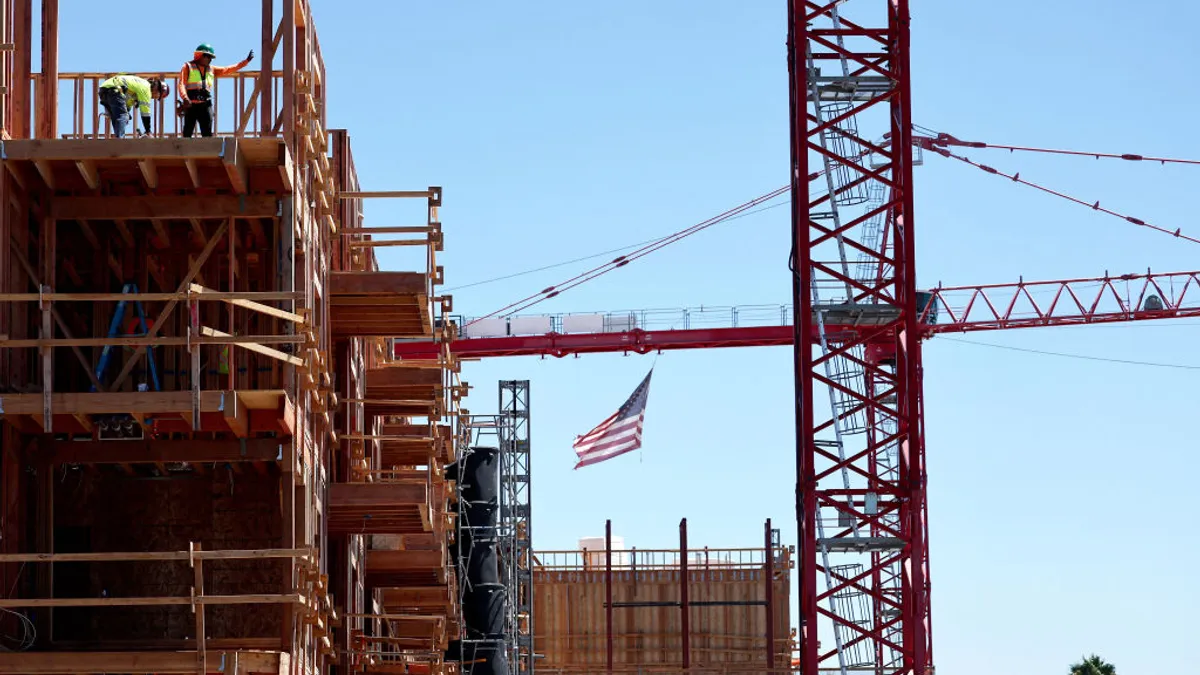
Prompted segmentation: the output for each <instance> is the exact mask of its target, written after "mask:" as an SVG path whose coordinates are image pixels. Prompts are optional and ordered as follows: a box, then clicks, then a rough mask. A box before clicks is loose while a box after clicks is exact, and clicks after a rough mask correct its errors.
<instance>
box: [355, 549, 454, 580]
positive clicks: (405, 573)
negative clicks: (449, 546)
mask: <svg viewBox="0 0 1200 675" xmlns="http://www.w3.org/2000/svg"><path fill="white" fill-rule="evenodd" d="M446 560H447V552H446V550H445V549H442V550H438V551H367V567H366V578H367V585H368V586H371V587H373V588H407V587H409V586H437V585H441V584H445V583H446Z"/></svg>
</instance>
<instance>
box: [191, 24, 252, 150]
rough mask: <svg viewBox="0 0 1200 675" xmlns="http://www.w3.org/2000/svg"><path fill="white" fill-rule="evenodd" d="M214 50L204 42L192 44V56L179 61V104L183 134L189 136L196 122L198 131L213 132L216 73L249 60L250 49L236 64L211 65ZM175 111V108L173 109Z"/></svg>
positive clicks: (227, 72) (234, 69) (214, 56)
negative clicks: (181, 113)
mask: <svg viewBox="0 0 1200 675" xmlns="http://www.w3.org/2000/svg"><path fill="white" fill-rule="evenodd" d="M216 56H217V54H216V52H215V51H213V48H212V45H210V44H208V43H207V42H205V43H203V44H201V45H200V46H199V47H196V51H195V52H193V53H192V60H191V61H188V62H187V63H185V64H183V69H182V70H180V71H179V87H178V90H179V108H178V110H181V111H182V112H183V137H184V138H191V137H192V133H194V132H195V131H196V124H197V123H199V124H200V135H201V136H204V137H208V136H212V135H213V128H212V126H213V117H212V96H213V82H214V80H215V79H216V78H217V77H218V76H220V75H228V74H229V73H236V72H237V71H239V70H241V69H242V68H245V67H246V66H247V65H249V64H250V61H251V60H252V59H253V58H254V50H253V49H251V50H250V54H249V55H248V56H246V59H245V60H244V61H242V62H241V63H239V64H237V65H236V66H214V65H212V62H213V59H214V58H216ZM177 112H178V111H177Z"/></svg>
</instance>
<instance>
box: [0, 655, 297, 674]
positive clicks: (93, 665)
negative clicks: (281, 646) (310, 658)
mask: <svg viewBox="0 0 1200 675" xmlns="http://www.w3.org/2000/svg"><path fill="white" fill-rule="evenodd" d="M235 659H237V662H238V664H239V666H240V670H241V672H240V673H238V674H237V675H244V673H275V672H278V671H279V662H280V655H279V653H277V652H254V651H250V652H236V651H229V652H213V653H212V660H213V661H224V662H226V663H232V662H234V660H235ZM61 673H129V674H130V675H154V674H155V673H164V674H167V673H169V674H171V675H176V674H181V673H191V674H193V675H194V674H195V673H196V652H194V651H186V652H153V651H142V652H6V653H5V654H4V656H3V658H0V675H59V674H61ZM226 675H233V674H232V672H231V671H227V673H226Z"/></svg>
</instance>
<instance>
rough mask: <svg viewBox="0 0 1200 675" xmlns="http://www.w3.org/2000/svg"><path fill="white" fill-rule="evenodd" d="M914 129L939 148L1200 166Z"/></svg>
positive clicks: (1186, 161) (1179, 160)
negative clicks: (951, 147)
mask: <svg viewBox="0 0 1200 675" xmlns="http://www.w3.org/2000/svg"><path fill="white" fill-rule="evenodd" d="M913 129H916V130H917V131H920V132H921V133H926V134H929V135H930V136H931V138H930V141H929V142H930V143H932V144H933V145H937V146H942V147H948V146H957V147H962V148H980V149H984V148H988V149H993V150H1008V151H1009V152H1037V153H1042V154H1047V155H1070V156H1073V157H1092V158H1095V159H1123V160H1126V161H1130V162H1158V163H1159V164H1164V165H1165V164H1194V165H1195V164H1200V159H1182V158H1178V157H1153V156H1150V157H1148V156H1146V155H1138V154H1134V153H1128V152H1127V153H1113V152H1087V151H1083V150H1056V149H1053V148H1034V147H1028V146H1022V145H1000V144H998V143H982V142H980V141H964V140H961V139H959V138H955V137H954V136H952V135H951V134H947V133H942V132H938V131H935V130H933V129H930V128H928V127H922V126H920V125H917V124H914V125H913Z"/></svg>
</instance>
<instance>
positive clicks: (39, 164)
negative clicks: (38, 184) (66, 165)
mask: <svg viewBox="0 0 1200 675" xmlns="http://www.w3.org/2000/svg"><path fill="white" fill-rule="evenodd" d="M33 166H34V168H36V169H37V172H38V173H39V174H41V176H42V181H44V182H45V183H46V187H48V188H50V189H51V190H53V189H54V169H53V167H51V166H50V162H47V161H46V160H44V159H39V160H37V161H35V162H34V163H33Z"/></svg>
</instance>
